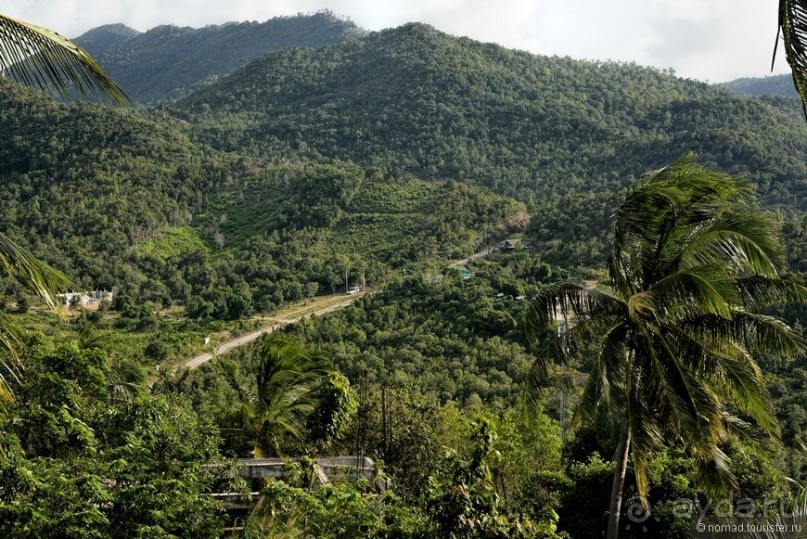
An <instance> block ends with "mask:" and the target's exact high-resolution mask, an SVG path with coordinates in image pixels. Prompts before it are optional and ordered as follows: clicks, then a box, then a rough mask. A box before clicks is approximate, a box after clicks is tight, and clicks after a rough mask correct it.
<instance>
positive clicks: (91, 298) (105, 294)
mask: <svg viewBox="0 0 807 539" xmlns="http://www.w3.org/2000/svg"><path fill="white" fill-rule="evenodd" d="M56 297H57V298H59V301H60V302H61V303H62V305H64V306H65V307H69V306H70V304H71V303H72V302H73V301H75V300H74V298H78V301H79V304H80V305H81V306H82V307H87V306H89V305H100V303H101V302H102V301H104V300H109V301H110V302H111V301H112V291H111V290H93V291H92V292H65V293H63V294H57V295H56Z"/></svg>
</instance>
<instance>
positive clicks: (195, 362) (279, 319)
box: [180, 293, 364, 369]
mask: <svg viewBox="0 0 807 539" xmlns="http://www.w3.org/2000/svg"><path fill="white" fill-rule="evenodd" d="M363 295H364V293H360V294H355V295H353V296H350V297H349V298H347V299H345V301H342V302H340V303H336V304H329V305H327V306H325V307H320V308H319V309H313V310H310V311H309V312H306V313H305V314H302V315H300V316H294V314H295V313H296V312H300V311H301V310H305V309H297V310H292V311H290V312H289V313H288V315H287V316H273V317H270V318H268V320H270V321H272V324H270V325H268V326H266V327H263V328H261V329H258V330H256V331H252V332H250V333H245V334H244V335H241V336H240V337H236V338H235V339H233V340H231V341H227V342H224V343H221V344H219V345H218V347H217V352H216V353H215V354H214V353H210V352H205V353H203V354H199V355H198V356H196V357H193V358H191V359H188V360H187V361H184V362H183V363H181V364H180V367H184V368H186V369H195V368H197V367H199V366H200V365H204V364H205V363H207V362H208V361H210V360H211V359H213V358H214V357H216V356H221V355H224V354H226V353H227V352H229V351H230V350H232V349H233V348H238V347H239V346H244V345H245V344H249V343H251V342H253V341H255V340H257V339H258V338H259V337H260V336H261V335H264V334H266V333H271V332H272V331H274V330H276V329H277V328H280V327H283V326H285V325H287V324H294V323H295V322H299V321H300V320H303V319H304V318H308V317H309V316H312V315H317V316H320V315H323V314H328V313H330V312H333V311H337V310H339V309H343V308H345V307H347V306H348V305H351V304H353V302H355V301H356V300H357V299H359V298H360V297H362V296H363ZM289 315H291V316H289Z"/></svg>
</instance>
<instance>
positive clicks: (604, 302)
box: [526, 157, 807, 537]
mask: <svg viewBox="0 0 807 539" xmlns="http://www.w3.org/2000/svg"><path fill="white" fill-rule="evenodd" d="M752 195H753V189H752V188H751V186H749V185H748V184H747V183H745V182H743V181H739V180H736V179H734V178H731V177H729V176H727V175H724V174H720V173H716V172H712V171H708V170H705V169H704V168H702V167H700V166H698V165H697V164H695V163H694V162H693V160H692V158H691V157H685V158H683V159H681V160H679V161H678V162H676V163H674V164H672V165H670V166H668V167H666V168H664V169H662V170H660V171H658V172H656V173H655V174H653V175H652V176H651V177H650V178H649V179H647V180H645V181H643V182H642V183H641V184H640V185H639V186H638V187H637V188H635V189H634V190H632V191H631V192H629V193H628V195H627V197H626V200H625V202H624V203H623V204H622V205H621V206H620V207H619V209H618V211H617V212H616V214H615V215H614V243H613V254H612V256H611V258H610V260H609V264H608V271H609V275H610V278H611V287H612V292H611V293H606V292H602V291H598V290H589V289H586V288H585V287H582V286H578V285H575V284H571V283H561V284H557V285H553V286H548V287H546V288H545V289H543V290H542V291H541V292H540V293H539V294H538V295H537V296H536V297H535V298H534V299H533V300H532V303H531V305H530V309H529V311H528V315H527V320H526V325H527V331H528V337H529V339H530V340H531V341H532V342H535V341H536V340H538V338H539V337H540V336H541V332H543V331H546V330H547V329H550V328H551V327H552V326H553V325H554V324H555V321H556V319H558V317H559V316H561V315H563V316H569V317H570V318H571V319H572V320H573V321H574V325H573V326H572V327H570V328H567V329H565V330H561V332H560V334H559V336H558V337H556V338H553V339H551V340H550V342H549V344H548V345H547V346H546V347H545V348H544V349H543V350H542V352H541V353H540V355H539V356H538V358H537V359H536V361H535V363H534V365H533V368H532V370H531V372H530V375H529V377H528V380H527V390H528V391H527V395H528V396H530V398H532V399H535V398H536V396H537V394H538V388H539V387H541V386H542V385H543V384H544V383H545V381H546V379H547V377H548V375H549V372H550V367H551V365H553V364H555V363H563V362H564V361H566V360H567V359H568V358H569V357H572V356H575V355H578V356H579V355H581V353H582V351H583V349H584V347H585V346H591V344H592V343H593V346H594V352H593V358H592V363H591V371H590V373H589V376H588V379H587V382H586V384H585V387H584V389H583V394H582V398H581V402H580V405H579V409H578V414H580V415H581V416H582V417H584V418H587V419H589V420H594V421H597V422H598V423H599V424H600V425H605V426H607V427H608V428H609V431H610V432H611V433H612V434H613V435H614V437H615V439H617V440H619V450H618V451H617V455H618V458H617V474H616V475H615V483H614V492H613V495H612V498H614V497H616V499H612V508H611V518H612V521H611V523H610V524H609V537H615V536H616V535H615V534H616V525H617V524H618V512H619V508H620V505H621V491H622V486H623V485H622V482H623V481H624V472H625V465H626V462H627V459H628V457H629V456H630V458H631V460H632V463H633V469H634V474H635V477H636V483H637V488H638V491H639V495H640V496H646V494H647V490H648V482H647V466H648V459H649V456H650V455H651V454H652V452H653V451H654V450H656V449H658V448H660V447H661V446H662V445H664V444H665V443H674V444H679V445H682V446H683V447H685V448H687V449H688V450H689V451H690V452H691V454H692V455H693V456H694V457H695V459H696V461H697V462H698V464H699V475H700V478H701V479H703V480H704V482H703V484H704V485H706V486H709V485H721V486H723V487H731V486H733V485H734V484H735V481H734V477H733V475H732V474H731V471H730V468H729V464H730V463H729V459H728V457H727V456H726V455H725V454H724V453H723V452H722V451H721V449H720V444H721V442H722V441H724V440H725V439H726V437H727V436H730V435H732V434H734V433H740V432H742V431H744V430H747V428H750V427H753V428H756V429H759V430H761V431H762V432H764V433H766V434H768V435H770V436H774V435H776V434H777V433H778V427H777V424H776V421H775V418H774V416H773V414H772V413H771V410H770V407H769V404H768V399H767V394H766V390H765V386H764V382H763V378H762V373H761V372H760V369H759V367H758V365H757V363H756V361H755V357H758V356H759V355H762V354H771V355H776V356H780V357H794V356H796V355H797V354H798V353H800V351H801V350H802V348H803V343H802V340H801V338H800V337H799V335H798V334H796V333H795V332H794V331H792V330H791V329H790V328H789V327H788V326H787V325H785V324H784V323H783V322H782V321H780V320H778V319H776V318H774V317H771V316H767V315H764V314H760V313H759V311H760V310H761V309H762V308H764V307H766V306H768V305H771V304H773V303H783V302H799V301H804V300H805V298H807V289H805V287H804V286H803V284H802V283H800V282H799V281H798V280H797V279H796V278H795V277H793V276H791V275H789V274H787V273H786V271H785V263H784V258H783V256H782V249H781V245H780V240H779V234H778V227H777V226H776V223H775V222H774V221H773V219H772V218H771V216H770V215H768V214H765V213H763V212H761V211H758V210H756V209H754V206H753V201H752ZM589 350H590V348H589ZM620 468H621V469H620ZM619 475H621V479H620V478H619V477H618V476H619ZM614 519H616V522H614ZM611 527H614V529H613V530H611Z"/></svg>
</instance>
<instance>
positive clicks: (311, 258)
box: [0, 82, 527, 318]
mask: <svg viewBox="0 0 807 539" xmlns="http://www.w3.org/2000/svg"><path fill="white" fill-rule="evenodd" d="M0 120H2V122H0V126H2V127H0V182H2V184H3V186H4V188H3V190H2V195H0V200H2V207H1V208H0V219H2V222H3V223H4V231H5V232H6V233H8V234H9V235H10V236H11V237H12V238H13V239H15V240H16V241H18V242H20V243H21V244H23V245H26V246H28V247H30V248H31V249H33V250H34V252H35V253H37V254H38V255H40V256H42V257H43V258H45V259H46V260H48V261H49V262H51V263H53V264H54V265H56V266H57V267H59V268H61V269H63V270H64V271H65V272H67V273H68V274H70V275H71V276H73V277H74V278H75V279H76V280H78V281H80V282H81V283H82V285H83V286H85V287H87V288H91V287H101V288H114V289H116V290H117V291H118V292H120V293H121V294H123V295H130V296H132V297H133V298H136V299H139V300H141V301H154V302H157V303H160V304H163V305H165V306H168V305H170V304H171V303H172V301H176V300H179V301H181V302H183V303H187V304H191V305H195V310H194V314H195V315H196V316H198V317H203V318H204V317H208V316H214V317H216V318H239V317H240V316H241V315H246V314H249V313H252V312H256V311H258V312H266V311H271V310H272V309H274V308H275V307H277V306H278V305H280V304H281V303H283V302H284V301H287V300H297V299H301V298H302V297H303V296H304V294H305V293H306V292H305V291H306V290H308V291H310V290H312V287H313V290H315V291H316V290H319V291H326V290H333V289H334V288H335V287H336V286H337V285H339V286H340V287H343V286H344V277H343V276H344V271H345V269H349V270H351V272H353V270H355V273H354V280H353V282H354V283H355V282H356V281H355V279H356V278H357V276H358V272H360V271H361V272H364V274H365V279H366V280H367V282H369V283H377V282H381V281H383V279H384V278H385V275H387V274H388V273H389V271H390V270H391V269H393V268H399V267H402V266H406V265H409V264H411V263H415V262H425V261H429V260H436V259H438V258H439V257H443V258H444V257H446V256H450V255H454V256H460V255H467V254H470V253H472V252H473V251H474V249H475V248H476V247H477V246H478V245H479V244H480V243H481V238H482V235H483V230H484V229H485V228H487V230H488V231H489V232H490V233H493V232H494V231H496V230H502V231H503V230H505V229H510V228H513V227H519V226H520V227H523V226H524V224H525V223H526V221H527V219H526V218H525V217H524V216H525V215H526V214H525V210H526V208H525V207H524V205H523V204H521V203H517V202H515V201H514V200H512V199H508V198H506V197H502V196H499V195H494V194H493V193H491V192H490V191H488V190H486V189H484V188H479V187H474V186H469V185H464V184H458V183H435V182H424V181H422V180H418V179H416V178H414V177H411V176H395V175H390V174H386V173H383V172H382V171H380V170H373V171H365V170H364V169H362V168H360V167H358V166H356V165H353V164H349V163H342V164H339V165H337V166H333V165H317V164H305V163H301V162H297V163H292V162H287V163H283V164H280V163H275V164H272V163H270V162H268V161H267V160H263V159H253V158H246V157H244V156H241V155H238V154H236V153H223V152H220V151H217V150H213V149H211V148H210V147H207V146H206V145H204V144H200V143H197V142H193V141H192V140H191V139H190V138H189V136H188V130H189V128H190V126H189V125H187V124H184V123H182V122H178V121H176V120H175V119H173V118H171V117H169V116H166V115H165V114H162V113H159V112H144V111H133V110H123V109H109V108H104V107H100V106H97V105H90V104H71V105H63V104H58V103H56V102H54V101H52V100H50V99H48V98H45V97H41V96H37V95H34V94H32V93H30V92H28V91H25V90H22V89H20V88H19V87H17V86H15V85H12V84H10V83H2V82H0ZM306 287H307V288H306ZM7 293H11V294H12V295H13V294H14V293H15V292H14V291H13V289H12V291H11V292H7ZM234 298H238V299H237V301H236V299H234ZM192 300H194V301H195V302H194V301H192ZM236 303H237V307H236ZM228 305H229V306H228Z"/></svg>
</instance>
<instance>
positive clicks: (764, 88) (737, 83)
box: [720, 75, 799, 99]
mask: <svg viewBox="0 0 807 539" xmlns="http://www.w3.org/2000/svg"><path fill="white" fill-rule="evenodd" d="M720 86H722V87H724V88H728V89H729V90H734V91H735V92H738V93H741V94H749V95H755V96H762V95H778V96H780V97H790V98H793V99H798V98H799V94H798V93H797V92H796V88H795V87H794V86H793V77H792V76H791V75H772V76H770V77H744V78H741V79H736V80H733V81H729V82H724V83H722V84H720Z"/></svg>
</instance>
